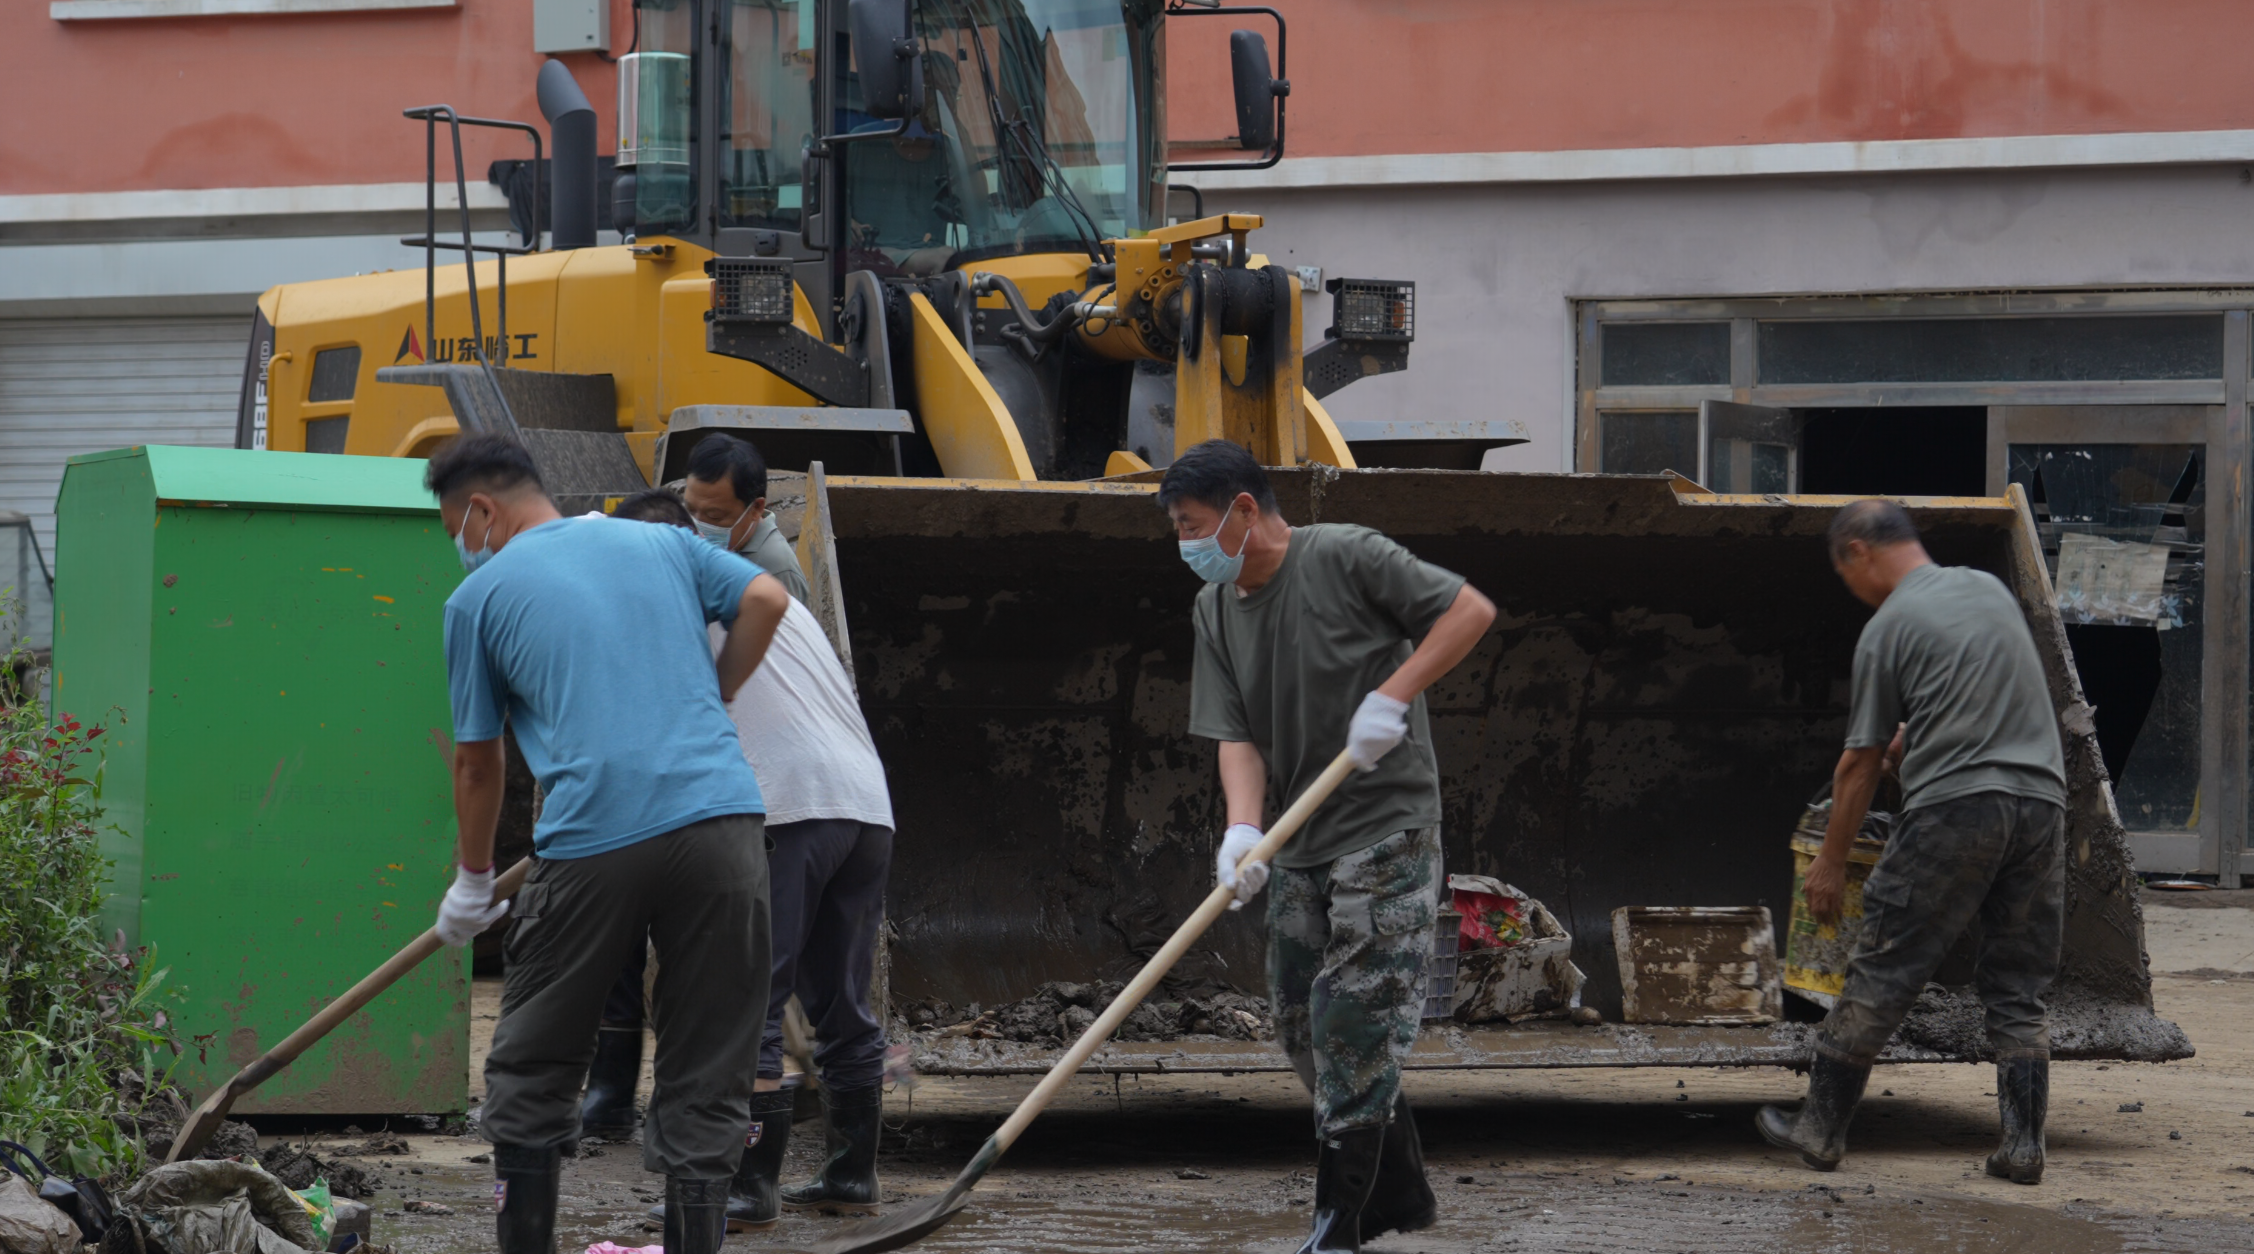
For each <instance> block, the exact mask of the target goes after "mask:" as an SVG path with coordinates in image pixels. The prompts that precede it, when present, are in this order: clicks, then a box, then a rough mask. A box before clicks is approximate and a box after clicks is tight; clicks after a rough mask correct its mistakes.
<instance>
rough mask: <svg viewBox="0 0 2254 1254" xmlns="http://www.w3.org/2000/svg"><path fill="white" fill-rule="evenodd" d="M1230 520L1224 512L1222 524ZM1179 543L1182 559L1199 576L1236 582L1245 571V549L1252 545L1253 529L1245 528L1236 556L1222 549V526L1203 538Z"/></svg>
mask: <svg viewBox="0 0 2254 1254" xmlns="http://www.w3.org/2000/svg"><path fill="white" fill-rule="evenodd" d="M1228 522H1229V517H1228V515H1226V514H1223V515H1222V516H1221V525H1222V526H1223V527H1225V526H1227V525H1228ZM1177 543H1179V544H1180V545H1181V548H1182V560H1183V561H1185V562H1188V563H1189V564H1190V569H1191V570H1194V571H1196V572H1197V575H1198V578H1200V579H1203V580H1204V581H1205V582H1207V583H1235V582H1236V581H1237V576H1238V575H1239V574H1241V573H1243V571H1244V554H1245V550H1247V549H1249V548H1251V547H1252V530H1251V528H1249V527H1248V528H1246V529H1245V533H1244V543H1242V544H1240V545H1238V546H1237V552H1236V556H1234V557H1231V556H1229V555H1228V554H1227V553H1224V552H1222V551H1221V528H1220V527H1215V528H1214V529H1213V534H1212V535H1209V536H1205V537H1203V538H1202V539H1197V540H1182V541H1178V542H1177Z"/></svg>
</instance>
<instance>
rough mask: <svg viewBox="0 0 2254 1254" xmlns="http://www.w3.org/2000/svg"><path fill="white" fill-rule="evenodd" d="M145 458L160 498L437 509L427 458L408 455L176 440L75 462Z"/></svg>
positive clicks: (367, 509) (394, 510) (368, 509)
mask: <svg viewBox="0 0 2254 1254" xmlns="http://www.w3.org/2000/svg"><path fill="white" fill-rule="evenodd" d="M135 457H139V458H146V459H147V460H148V463H149V479H150V481H151V482H152V483H153V484H154V485H155V488H156V496H157V501H158V503H159V504H163V505H208V506H218V507H230V506H248V507H252V508H260V507H268V508H272V507H279V508H285V509H304V510H337V511H343V512H347V513H356V514H361V513H387V514H435V513H437V512H438V502H437V501H436V500H434V499H432V497H431V494H430V492H429V491H428V490H427V489H425V488H424V487H423V470H424V468H425V467H426V466H427V465H429V463H427V462H425V461H423V460H422V459H420V458H407V457H346V456H342V455H340V454H335V453H276V452H269V451H265V450H252V449H232V448H192V447H188V446H185V445H176V444H136V445H134V446H133V447H131V448H121V449H111V450H109V451H107V452H102V453H81V454H79V455H78V456H76V457H73V458H71V459H70V464H71V465H73V466H79V465H85V464H88V463H91V462H104V461H112V460H117V459H123V458H135Z"/></svg>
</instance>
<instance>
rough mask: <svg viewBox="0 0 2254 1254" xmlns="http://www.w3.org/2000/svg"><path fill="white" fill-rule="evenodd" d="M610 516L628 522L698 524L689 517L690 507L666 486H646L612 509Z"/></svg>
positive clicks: (684, 525) (687, 525) (677, 524)
mask: <svg viewBox="0 0 2254 1254" xmlns="http://www.w3.org/2000/svg"><path fill="white" fill-rule="evenodd" d="M610 516H611V517H613V518H623V519H625V520H626V521H628V522H653V523H672V524H673V525H674V526H676V527H693V526H695V525H696V524H695V522H694V521H692V520H691V519H690V518H689V507H688V506H686V505H683V504H682V503H681V498H680V497H677V496H675V495H673V494H672V493H671V492H668V491H666V490H665V489H664V488H646V489H644V490H642V491H640V492H636V493H635V494H634V495H632V496H630V497H627V498H626V499H625V500H623V501H620V502H619V503H618V508H617V509H614V510H612V511H611V513H610Z"/></svg>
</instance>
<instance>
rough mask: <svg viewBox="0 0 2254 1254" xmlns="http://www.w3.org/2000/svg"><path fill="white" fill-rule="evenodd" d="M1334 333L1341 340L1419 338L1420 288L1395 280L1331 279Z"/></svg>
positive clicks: (1327, 284)
mask: <svg viewBox="0 0 2254 1254" xmlns="http://www.w3.org/2000/svg"><path fill="white" fill-rule="evenodd" d="M1324 286H1325V287H1327V288H1329V289H1330V293H1331V297H1332V304H1331V313H1332V318H1333V320H1334V321H1335V322H1336V323H1337V325H1336V326H1334V327H1332V328H1331V330H1332V332H1333V333H1334V334H1336V335H1337V336H1338V338H1340V339H1342V340H1393V341H1397V342H1399V343H1403V344H1406V343H1408V342H1409V341H1411V340H1414V339H1415V338H1417V324H1416V304H1417V285H1416V284H1414V283H1411V282H1406V281H1401V280H1395V279H1332V280H1331V281H1330V282H1328V283H1326V284H1324Z"/></svg>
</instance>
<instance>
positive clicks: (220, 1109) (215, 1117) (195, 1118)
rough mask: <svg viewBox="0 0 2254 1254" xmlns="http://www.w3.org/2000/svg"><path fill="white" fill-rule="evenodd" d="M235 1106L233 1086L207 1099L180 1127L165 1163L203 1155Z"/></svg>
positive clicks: (165, 1153)
mask: <svg viewBox="0 0 2254 1254" xmlns="http://www.w3.org/2000/svg"><path fill="white" fill-rule="evenodd" d="M234 1104H235V1089H234V1086H233V1085H229V1086H227V1087H226V1088H223V1089H220V1090H219V1091H218V1092H216V1093H213V1094H212V1095H211V1096H210V1097H207V1098H205V1099H204V1103H203V1105H201V1106H198V1107H196V1109H195V1110H194V1112H193V1113H191V1114H190V1115H189V1116H188V1120H187V1122H185V1123H183V1124H181V1125H180V1131H179V1132H178V1133H176V1134H175V1135H174V1136H173V1138H172V1148H171V1149H168V1150H166V1151H165V1152H164V1161H165V1162H166V1163H168V1164H169V1163H176V1162H179V1161H180V1160H181V1159H183V1158H194V1157H195V1156H196V1155H198V1154H200V1153H202V1152H203V1147H204V1146H206V1145H209V1144H211V1138H212V1137H213V1136H215V1135H217V1134H218V1132H219V1129H220V1126H221V1125H223V1124H225V1123H226V1122H227V1111H228V1109H229V1108H230V1107H232V1106H233V1105H234Z"/></svg>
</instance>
